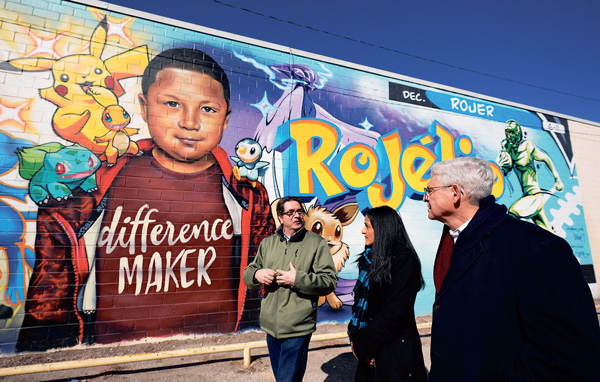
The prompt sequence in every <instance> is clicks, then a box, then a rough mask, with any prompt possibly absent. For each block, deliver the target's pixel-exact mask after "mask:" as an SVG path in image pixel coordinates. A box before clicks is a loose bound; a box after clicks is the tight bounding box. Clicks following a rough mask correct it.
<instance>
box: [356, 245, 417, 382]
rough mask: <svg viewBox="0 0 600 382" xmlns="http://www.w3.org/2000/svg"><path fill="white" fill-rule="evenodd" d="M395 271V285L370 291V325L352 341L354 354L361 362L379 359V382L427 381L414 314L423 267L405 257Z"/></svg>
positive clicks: (395, 267) (373, 285)
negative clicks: (421, 268)
mask: <svg viewBox="0 0 600 382" xmlns="http://www.w3.org/2000/svg"><path fill="white" fill-rule="evenodd" d="M391 271H392V282H391V284H389V285H385V286H379V285H376V284H371V286H370V287H369V295H368V298H367V301H368V302H367V306H368V309H367V322H368V323H367V327H366V328H363V329H360V330H358V331H357V332H356V334H355V335H354V336H353V337H352V338H351V340H352V343H353V346H354V352H355V354H356V356H357V357H358V359H359V360H365V359H372V358H374V359H375V366H376V374H377V381H426V380H427V376H426V369H425V364H424V361H423V351H422V349H421V338H420V337H419V332H418V331H417V325H416V323H415V311H414V305H415V299H416V296H417V292H418V291H419V289H420V288H421V281H420V280H421V272H420V266H419V264H418V262H417V259H415V258H412V257H408V256H405V257H402V258H400V259H399V260H398V261H397V262H396V263H394V264H393V265H392V269H391ZM359 367H360V365H359Z"/></svg>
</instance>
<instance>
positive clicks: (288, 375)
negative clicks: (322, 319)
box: [243, 196, 337, 382]
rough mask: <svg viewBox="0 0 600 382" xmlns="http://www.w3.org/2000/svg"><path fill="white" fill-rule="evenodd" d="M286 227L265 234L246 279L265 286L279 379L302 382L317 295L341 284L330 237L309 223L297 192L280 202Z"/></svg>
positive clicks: (263, 316)
mask: <svg viewBox="0 0 600 382" xmlns="http://www.w3.org/2000/svg"><path fill="white" fill-rule="evenodd" d="M276 211H277V218H278V219H279V222H280V223H281V226H280V227H279V228H278V229H277V231H276V232H275V233H274V234H273V235H271V236H269V237H267V238H266V239H264V240H263V241H262V242H261V243H260V246H259V247H258V253H257V254H256V257H255V258H254V261H253V262H252V263H251V264H250V265H248V266H247V267H246V269H245V270H244V275H243V278H244V283H246V285H247V286H248V287H249V288H250V289H255V288H258V287H259V286H260V285H261V284H262V285H263V287H264V297H263V300H262V302H261V309H260V326H261V328H262V329H263V330H264V331H265V332H266V333H267V346H268V348H269V356H270V358H271V367H272V368H273V374H274V375H275V379H276V380H277V382H283V381H301V380H302V378H303V376H304V371H305V370H306V361H307V357H308V344H309V342H310V337H311V336H312V333H313V332H314V331H315V330H316V324H317V300H318V298H319V296H324V295H327V294H329V293H331V292H332V291H333V290H334V289H335V287H336V285H337V276H336V272H335V266H334V264H333V258H332V257H331V253H330V252H329V247H328V246H327V242H326V241H325V239H323V238H322V237H321V236H319V235H317V234H316V233H313V232H310V231H307V230H306V229H305V228H304V214H305V213H306V212H305V211H304V206H303V204H302V201H301V200H300V199H299V198H297V197H295V196H286V197H284V198H282V199H280V200H279V202H278V203H277V209H276Z"/></svg>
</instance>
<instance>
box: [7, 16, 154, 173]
mask: <svg viewBox="0 0 600 382" xmlns="http://www.w3.org/2000/svg"><path fill="white" fill-rule="evenodd" d="M107 35H108V30H107V21H106V18H104V19H103V20H102V21H101V22H100V23H99V24H98V26H97V27H96V28H95V29H94V32H93V33H92V36H91V38H90V40H89V53H88V54H73V55H68V56H65V57H62V58H60V59H54V58H43V57H27V58H17V59H14V60H9V61H5V62H2V63H0V69H2V70H9V71H28V72H42V71H51V72H52V76H53V79H54V83H53V84H52V86H51V87H49V88H45V89H40V96H41V97H42V98H43V99H45V100H47V101H50V102H51V103H53V104H54V105H56V106H57V110H56V112H55V113H54V116H53V118H52V127H53V128H54V131H55V132H56V134H58V135H59V136H60V137H62V138H64V139H66V140H67V141H70V142H73V143H78V144H80V145H81V146H83V147H85V148H87V149H89V150H91V151H92V152H93V153H94V154H96V155H97V156H98V157H99V158H100V160H102V161H106V162H107V165H109V166H110V165H113V164H114V163H115V162H116V160H117V158H118V157H119V156H120V155H122V154H124V153H131V154H137V153H138V152H139V148H138V147H137V144H136V143H135V142H133V141H132V140H131V139H129V136H130V135H132V134H135V133H136V132H137V130H135V129H128V128H125V125H124V124H123V123H124V122H125V121H128V118H129V116H128V113H127V112H126V111H125V109H123V107H122V106H120V105H119V98H118V97H119V96H121V95H122V94H123V93H124V90H123V88H122V87H121V85H120V84H119V81H120V80H122V79H125V78H130V77H136V76H140V75H142V74H143V71H144V69H145V67H146V66H147V65H148V49H147V47H146V46H145V45H144V46H139V47H136V48H134V49H131V50H128V51H125V52H123V53H120V54H117V55H115V56H112V57H109V58H107V59H105V60H103V59H102V52H103V51H104V48H105V46H106V40H107ZM107 110H110V112H108V111H107ZM107 114H108V116H109V120H107V117H106V116H107ZM115 117H118V120H119V123H118V124H114V123H112V120H113V119H115ZM115 137H116V138H117V139H115ZM115 145H116V146H118V147H116V146H115Z"/></svg>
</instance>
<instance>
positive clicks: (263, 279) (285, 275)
mask: <svg viewBox="0 0 600 382" xmlns="http://www.w3.org/2000/svg"><path fill="white" fill-rule="evenodd" d="M254 278H255V279H256V281H258V282H259V283H261V284H264V285H271V284H273V283H277V285H289V286H292V285H293V284H294V281H296V268H295V267H294V264H292V262H290V270H289V271H282V270H281V269H277V270H275V271H274V270H272V269H267V268H263V269H259V270H257V271H256V273H255V274H254Z"/></svg>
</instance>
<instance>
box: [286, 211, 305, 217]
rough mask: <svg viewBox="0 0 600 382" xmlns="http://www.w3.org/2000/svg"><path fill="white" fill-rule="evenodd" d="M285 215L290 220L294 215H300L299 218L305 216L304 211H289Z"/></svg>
mask: <svg viewBox="0 0 600 382" xmlns="http://www.w3.org/2000/svg"><path fill="white" fill-rule="evenodd" d="M283 214H284V215H286V216H287V217H289V218H293V217H294V215H296V214H298V216H300V217H302V216H304V211H302V210H296V211H287V212H284V213H283Z"/></svg>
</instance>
